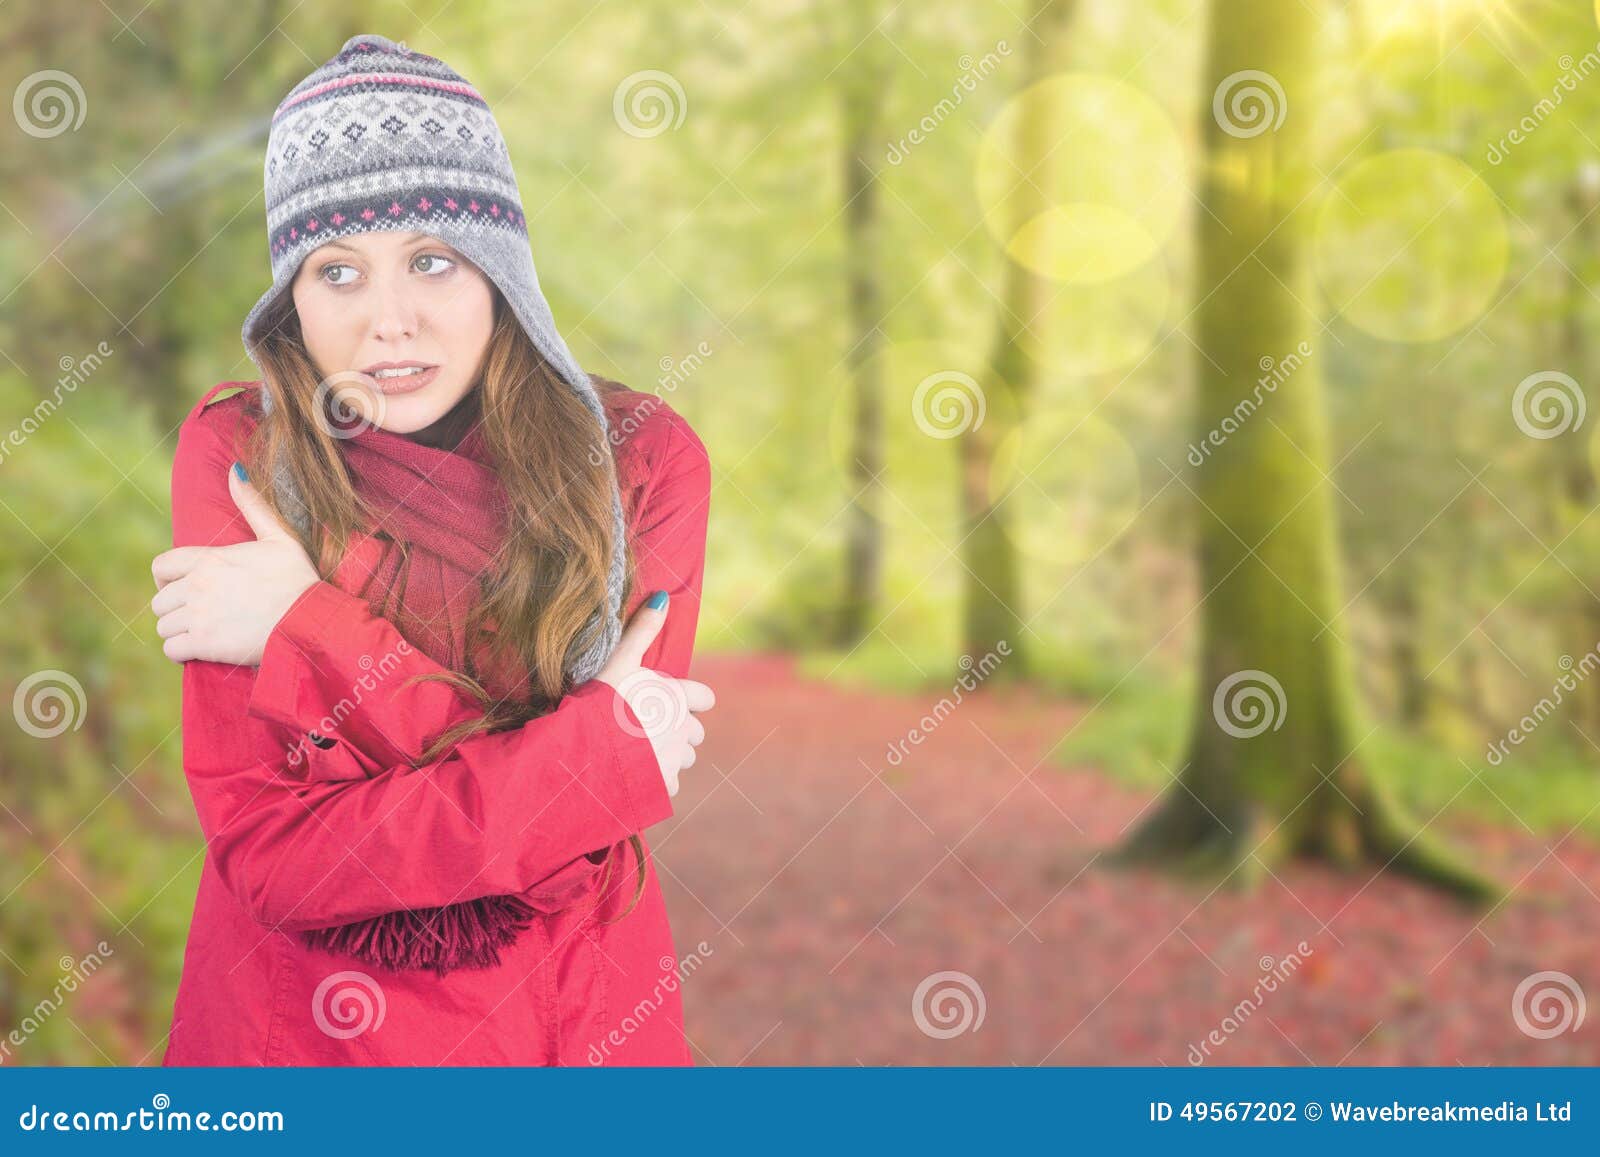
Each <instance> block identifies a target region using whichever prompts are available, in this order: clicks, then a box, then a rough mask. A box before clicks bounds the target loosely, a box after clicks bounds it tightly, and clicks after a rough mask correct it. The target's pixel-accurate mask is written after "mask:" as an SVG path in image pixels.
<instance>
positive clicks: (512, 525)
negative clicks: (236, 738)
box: [243, 289, 646, 923]
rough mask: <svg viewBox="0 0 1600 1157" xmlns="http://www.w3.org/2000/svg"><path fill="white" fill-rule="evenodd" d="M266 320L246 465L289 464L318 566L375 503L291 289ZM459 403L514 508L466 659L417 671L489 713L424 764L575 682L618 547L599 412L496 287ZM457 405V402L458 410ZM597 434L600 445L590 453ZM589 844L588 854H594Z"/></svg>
mask: <svg viewBox="0 0 1600 1157" xmlns="http://www.w3.org/2000/svg"><path fill="white" fill-rule="evenodd" d="M261 332H262V334H263V336H262V338H261V339H260V341H259V342H258V343H257V344H256V346H255V348H254V351H253V352H254V353H255V355H256V361H257V364H258V365H259V366H260V367H261V372H262V378H263V385H264V388H265V389H267V390H269V391H271V394H272V402H273V405H272V409H271V412H270V413H267V414H265V415H264V416H263V417H262V420H261V421H260V422H259V423H258V424H257V426H256V429H255V432H254V433H253V434H252V435H251V437H250V439H249V441H248V443H247V445H246V446H245V447H244V450H243V452H244V454H245V456H246V459H247V461H246V462H245V468H246V469H247V470H248V471H249V473H250V475H251V477H252V478H260V479H272V478H276V477H279V476H280V475H281V474H282V473H283V472H287V475H288V476H289V477H290V478H291V479H292V480H293V481H294V483H295V488H296V489H297V490H298V492H299V497H300V499H301V500H302V501H303V503H304V505H303V507H302V508H301V509H299V510H293V511H291V510H285V509H283V508H282V506H281V505H280V496H279V495H278V494H277V493H276V488H275V487H273V486H271V485H265V484H263V485H261V486H260V487H259V489H260V492H261V494H262V496H263V497H264V498H265V499H266V500H267V502H268V503H269V504H270V505H271V506H272V507H273V509H274V510H275V511H276V512H277V513H278V514H279V516H280V517H281V518H282V519H283V521H284V522H285V524H286V525H289V526H291V527H293V528H294V529H295V533H296V535H297V537H299V538H300V540H301V544H302V545H303V546H304V547H305V550H306V553H307V554H308V555H309V556H310V557H311V559H312V562H313V564H314V565H315V566H316V568H317V571H318V573H319V574H320V575H322V577H323V578H325V579H326V578H328V577H330V576H331V575H333V574H334V573H335V572H336V570H337V569H338V566H339V562H340V560H341V558H342V556H343V554H344V549H345V546H346V544H347V541H348V539H349V537H350V535H351V534H352V533H353V532H355V531H357V530H360V529H362V528H363V527H366V526H369V525H371V515H370V512H369V511H368V510H367V509H366V508H365V505H364V504H363V503H362V501H361V499H360V497H359V496H358V495H357V493H356V492H355V489H354V487H353V486H352V484H351V481H350V475H349V473H348V471H347V469H346V467H345V464H344V459H343V456H342V455H341V454H340V453H339V449H338V438H337V437H336V435H335V433H334V431H335V429H336V428H337V424H338V421H339V417H338V415H336V414H335V415H329V414H327V413H326V412H324V413H323V414H319V413H318V411H317V408H318V407H319V406H320V407H326V406H328V405H329V402H330V397H331V395H330V393H329V391H327V390H323V389H319V386H320V385H321V382H322V377H321V375H320V374H318V372H317V370H316V367H315V366H314V365H313V364H312V361H311V356H310V354H309V352H308V351H307V350H306V347H305V341H304V338H303V336H302V333H301V329H300V317H299V314H298V313H297V312H296V310H295V307H294V297H293V295H292V294H290V293H287V292H285V293H283V294H280V295H279V297H278V298H277V300H276V301H275V302H274V303H273V305H272V307H271V309H270V311H269V313H268V314H267V315H266V316H265V317H264V318H263V319H262V327H261ZM594 380H595V384H596V388H597V389H600V390H602V391H608V390H610V389H613V388H618V387H617V386H616V384H615V383H612V382H609V381H607V380H606V379H604V378H596V379H594ZM473 395H476V398H475V400H474V398H473ZM464 403H465V405H464V406H462V407H458V408H457V409H458V410H459V411H461V412H463V413H465V414H467V415H468V416H469V417H470V419H471V420H474V421H481V422H482V427H483V434H484V438H485V443H486V445H487V446H488V448H489V450H490V452H491V454H492V456H493V465H494V468H495V470H496V471H497V473H498V474H499V477H500V481H501V485H502V486H503V488H504V490H505V494H506V498H507V501H508V503H509V510H510V515H509V518H508V521H507V525H508V530H507V536H506V540H505V543H504V546H503V547H502V549H501V551H500V553H499V555H498V556H497V557H496V559H495V561H494V563H493V564H492V565H491V567H490V568H489V570H488V572H487V573H486V575H485V576H484V579H483V581H482V583H481V585H480V592H481V594H480V598H479V599H478V600H477V601H476V602H475V604H474V605H473V606H472V608H471V609H470V610H469V612H468V615H467V649H466V653H467V655H468V659H467V662H466V666H467V670H465V671H444V672H434V673H428V674H423V675H418V676H415V677H414V678H413V679H412V680H411V682H415V681H421V680H437V681H440V682H445V683H448V684H450V685H452V686H454V687H457V688H459V689H460V690H462V691H464V692H465V693H467V694H468V695H470V696H472V697H473V698H474V699H476V700H477V701H478V702H479V703H480V704H481V705H482V707H483V714H482V715H481V716H479V717H476V718H473V719H469V720H464V721H463V722H461V723H459V724H457V725H455V726H454V727H452V728H450V729H449V730H447V731H445V732H444V733H443V734H441V735H440V736H439V737H438V738H437V739H436V740H435V741H434V742H433V743H432V744H431V745H430V746H429V748H428V750H427V751H426V752H425V753H424V754H423V756H422V758H421V760H420V763H422V764H426V763H430V762H432V761H433V760H434V759H436V758H437V757H438V756H439V755H440V754H441V753H443V752H445V751H447V750H451V749H453V748H454V747H455V745H456V744H457V743H459V742H460V741H461V740H463V739H465V738H466V737H467V736H469V735H474V734H478V733H480V732H485V733H487V732H494V731H502V730H508V729H510V728H513V727H520V726H521V725H522V724H524V723H526V722H527V721H528V720H530V719H534V718H537V717H539V716H541V715H545V714H547V713H549V712H550V711H553V710H554V709H555V708H556V706H557V704H558V703H559V702H560V701H561V699H562V697H563V696H565V695H566V694H567V693H568V691H570V690H571V684H570V679H569V677H568V674H567V672H566V665H567V662H568V660H569V658H571V657H575V656H577V655H579V654H582V653H583V652H584V651H585V650H586V649H587V647H588V645H589V644H590V643H591V642H592V640H593V637H594V632H595V631H598V630H600V629H601V623H600V618H599V616H598V615H596V614H595V613H594V612H595V609H596V608H603V607H605V606H606V578H607V575H608V573H609V570H610V561H611V554H612V548H613V543H612V506H611V501H612V494H613V489H614V487H615V486H616V481H615V476H616V465H615V462H614V460H613V458H612V454H611V452H610V450H609V440H608V439H603V438H602V437H601V436H600V431H599V428H598V426H597V424H596V421H595V417H594V414H593V413H591V412H590V410H589V409H588V407H586V406H585V405H584V404H583V402H582V401H581V400H580V399H579V398H578V397H577V395H576V394H574V393H573V391H572V389H571V387H570V386H569V385H568V384H567V383H566V382H564V381H563V380H562V379H561V378H560V377H559V376H557V374H556V373H555V371H554V370H553V369H551V367H550V364H549V363H548V362H547V361H545V359H544V357H543V356H542V355H541V354H540V353H539V351H538V349H537V348H536V347H535V346H534V344H533V342H532V341H530V340H529V338H528V336H527V334H526V333H525V332H524V331H523V329H522V327H521V325H519V324H518V322H517V320H516V316H515V314H514V313H513V312H512V311H511V309H510V307H509V306H508V305H507V303H506V300H505V298H504V297H503V296H502V295H501V294H500V292H499V290H498V289H496V290H495V293H494V328H493V332H492V333H491V334H490V338H489V345H488V350H487V352H486V353H485V355H484V360H483V367H482V372H481V374H480V375H479V380H478V382H477V383H476V384H475V385H474V386H473V388H472V390H471V391H469V396H468V398H467V399H464ZM455 415H456V411H452V418H453V417H454V416H455ZM602 442H605V443H607V448H606V449H605V450H602V451H600V452H598V453H597V452H595V450H596V448H597V447H599V446H600V444H601V443H602ZM303 528H308V529H303ZM402 549H403V547H402ZM626 557H627V567H626V578H625V582H624V585H623V595H622V597H623V605H624V606H626V605H627V599H628V594H629V592H630V591H631V590H632V589H633V585H634V578H635V576H634V557H633V550H632V548H631V546H627V547H626ZM485 621H489V622H492V623H493V624H494V627H495V630H494V633H493V635H492V636H486V635H485V633H484V632H483V624H484V623H485ZM485 641H491V642H492V646H493V653H494V654H495V656H496V657H502V658H503V657H509V658H512V659H515V660H516V661H517V664H518V665H517V666H516V668H515V669H516V670H519V671H522V670H526V671H527V673H528V675H527V682H526V684H525V685H524V687H523V689H522V690H523V693H522V694H519V695H513V696H512V697H510V698H508V699H505V700H502V701H494V699H493V697H492V696H491V695H490V694H489V692H488V690H487V689H486V688H485V687H484V685H483V683H482V682H480V680H479V674H480V672H479V671H478V670H477V668H476V665H475V663H474V661H473V658H472V656H473V655H474V654H476V653H477V647H478V645H479V644H481V643H483V642H485ZM628 843H629V845H630V846H631V847H632V848H633V854H634V859H635V861H636V863H637V881H636V885H635V888H634V894H633V899H632V900H631V901H630V902H629V904H628V906H627V908H625V909H624V910H623V911H622V912H621V913H619V914H618V916H617V917H616V919H618V920H620V919H621V918H622V917H623V916H626V915H627V914H628V913H629V912H631V911H633V909H634V907H635V906H636V905H637V904H638V903H639V900H640V898H641V897H642V896H643V894H644V886H645V879H646V862H645V856H644V845H643V842H642V841H641V840H640V838H639V835H638V833H634V834H632V835H630V836H629V837H628ZM614 851H615V849H614V848H612V849H605V850H604V855H605V869H604V872H603V873H602V875H601V878H600V885H599V891H598V895H599V896H604V895H605V892H606V889H607V888H608V887H609V885H610V882H611V876H612V872H613V869H614V868H615V867H616V860H617V857H616V855H615V854H613V853H614ZM594 855H595V853H590V858H591V859H593V858H594ZM596 903H598V899H597V901H596ZM609 922H610V921H608V923H609Z"/></svg>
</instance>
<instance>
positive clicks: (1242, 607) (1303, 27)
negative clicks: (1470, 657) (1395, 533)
mask: <svg viewBox="0 0 1600 1157" xmlns="http://www.w3.org/2000/svg"><path fill="white" fill-rule="evenodd" d="M1326 7H1327V6H1326V3H1325V0H1296V2H1294V3H1283V2H1282V0H1236V2H1233V3H1228V4H1221V3H1213V5H1212V6H1211V16H1210V41H1209V44H1208V49H1207V60H1206V67H1205V70H1204V74H1203V80H1202V83H1203V84H1204V86H1205V87H1204V90H1203V93H1202V95H1203V98H1204V99H1203V100H1202V101H1201V102H1200V103H1201V105H1202V106H1203V109H1204V112H1203V114H1202V115H1203V117H1204V126H1203V135H1204V140H1205V147H1206V157H1205V163H1204V165H1203V175H1202V179H1201V184H1202V188H1201V199H1202V202H1203V208H1202V209H1201V210H1200V211H1199V212H1197V213H1196V214H1195V219H1196V222H1197V228H1198V230H1199V234H1198V263H1199V267H1198V275H1199V284H1198V285H1197V286H1196V292H1197V294H1198V295H1200V298H1201V304H1200V305H1199V307H1198V310H1197V313H1196V318H1197V327H1196V328H1197V335H1196V337H1197V342H1198V345H1199V347H1200V350H1201V351H1202V354H1203V356H1201V357H1199V358H1198V359H1197V372H1198V380H1199V397H1198V413H1197V415H1196V421H1197V429H1198V431H1199V434H1200V436H1201V437H1202V438H1203V437H1205V436H1206V434H1207V433H1208V432H1210V431H1212V430H1214V429H1219V428H1220V427H1221V426H1222V422H1223V419H1224V418H1225V417H1229V416H1231V415H1233V414H1234V412H1235V407H1236V406H1237V405H1238V403H1239V401H1240V400H1241V399H1242V398H1245V397H1254V396H1255V393H1256V385H1257V382H1258V379H1259V378H1260V376H1261V371H1260V368H1259V363H1260V360H1261V359H1262V358H1264V357H1271V358H1274V359H1281V358H1283V357H1284V356H1285V355H1287V354H1290V353H1291V352H1293V351H1295V350H1296V348H1297V346H1298V343H1300V342H1301V341H1302V340H1306V339H1309V338H1311V337H1312V335H1313V333H1314V330H1313V326H1312V320H1313V319H1312V318H1311V317H1310V316H1308V314H1307V311H1306V307H1305V306H1304V305H1303V304H1302V303H1304V302H1307V301H1310V300H1312V293H1311V291H1310V286H1309V285H1308V279H1307V276H1306V274H1307V270H1306V268H1305V265H1306V258H1307V245H1306V233H1307V229H1308V226H1309V222H1310V217H1311V213H1312V211H1313V210H1314V209H1315V207H1316V199H1315V198H1313V197H1310V196H1308V194H1309V193H1310V192H1311V191H1312V181H1313V179H1314V178H1315V177H1316V169H1315V168H1314V166H1313V161H1314V160H1315V159H1316V158H1315V151H1314V148H1313V146H1314V143H1315V140H1316V126H1315V115H1314V114H1315V108H1314V106H1313V94H1314V93H1315V92H1316V88H1315V85H1314V83H1313V78H1314V76H1315V74H1316V71H1317V62H1318V56H1319V53H1320V51H1321V49H1320V48H1319V37H1320V34H1321V31H1322V24H1323V20H1324V16H1325V11H1326ZM1251 71H1255V72H1256V74H1257V78H1258V79H1256V80H1254V81H1253V80H1252V79H1251V78H1250V77H1241V76H1240V75H1239V74H1241V73H1246V72H1251ZM1260 72H1265V73H1268V74H1270V76H1271V77H1272V78H1273V79H1274V80H1275V82H1276V84H1277V85H1279V86H1281V90H1282V97H1281V98H1279V97H1278V96H1277V95H1276V94H1270V95H1269V98H1268V99H1269V105H1270V107H1268V108H1267V109H1266V110H1265V111H1266V115H1267V116H1268V118H1271V119H1274V120H1275V119H1276V117H1277V114H1278V113H1279V111H1280V109H1281V111H1282V112H1283V118H1282V120H1281V123H1277V126H1276V127H1275V128H1273V127H1268V128H1266V129H1265V130H1264V131H1258V126H1257V125H1255V124H1254V123H1241V122H1240V121H1238V120H1230V119H1229V117H1228V115H1226V105H1224V115H1223V116H1222V119H1221V120H1219V119H1218V118H1217V117H1216V116H1214V115H1213V100H1212V97H1213V93H1214V92H1216V91H1217V90H1218V89H1219V88H1220V89H1222V90H1223V91H1224V92H1225V93H1228V92H1231V91H1232V90H1233V88H1234V86H1236V85H1238V84H1241V83H1244V84H1250V83H1257V84H1263V85H1264V84H1265V82H1264V81H1260V80H1259V73H1260ZM1267 90H1268V91H1269V93H1270V86H1267ZM1225 125H1226V126H1227V127H1224V126H1225ZM1229 128H1231V129H1232V130H1233V131H1231V132H1230V131H1228V129H1229ZM1317 352H1318V351H1316V350H1315V347H1313V356H1311V357H1309V358H1306V359H1304V362H1303V364H1300V365H1298V366H1297V367H1296V368H1295V369H1294V370H1293V372H1292V373H1291V374H1290V375H1289V376H1288V377H1287V379H1286V380H1285V381H1283V382H1282V384H1280V385H1278V386H1277V387H1276V389H1275V390H1272V391H1270V392H1266V391H1263V392H1262V401H1261V404H1260V407H1259V409H1257V410H1255V411H1254V412H1253V413H1252V414H1250V415H1249V416H1248V417H1246V418H1245V419H1244V420H1243V421H1242V422H1241V423H1240V425H1239V427H1238V429H1237V430H1235V431H1234V432H1232V433H1231V434H1230V435H1229V436H1228V437H1227V440H1226V441H1225V443H1224V444H1222V445H1221V446H1218V447H1216V448H1215V449H1213V451H1212V452H1211V454H1210V455H1209V457H1208V458H1207V460H1206V462H1205V464H1204V465H1203V466H1201V467H1200V468H1199V469H1198V471H1197V472H1196V477H1195V481H1194V483H1193V485H1194V487H1195V491H1196V493H1197V495H1198V498H1199V501H1198V502H1197V503H1196V504H1195V514H1196V517H1197V518H1198V519H1199V520H1200V526H1199V535H1198V537H1199V569H1200V593H1201V597H1202V599H1203V600H1204V601H1203V604H1202V615H1201V624H1202V625H1201V641H1200V659H1199V667H1200V669H1199V679H1198V686H1197V690H1196V699H1195V704H1194V718H1193V723H1192V730H1191V733H1190V738H1189V750H1188V754H1187V758H1186V759H1185V761H1184V763H1183V764H1182V770H1181V771H1180V782H1179V783H1177V784H1174V785H1173V786H1172V787H1171V788H1170V789H1169V790H1168V792H1167V794H1166V796H1165V797H1164V799H1163V800H1162V801H1161V803H1160V804H1159V805H1158V807H1157V808H1156V809H1155V810H1154V811H1153V813H1152V814H1151V815H1150V816H1149V817H1147V819H1146V821H1145V822H1144V823H1143V825H1142V826H1141V827H1140V828H1138V829H1137V830H1136V831H1135V832H1134V833H1133V834H1132V835H1131V837H1130V838H1129V840H1128V842H1127V843H1126V844H1124V846H1123V847H1122V848H1121V849H1119V851H1118V854H1117V856H1116V859H1118V860H1120V861H1122V862H1128V861H1149V860H1154V861H1157V862H1162V863H1167V864H1174V865H1181V866H1182V867H1183V868H1184V869H1186V870H1189V871H1199V872H1201V873H1203V874H1208V873H1211V872H1215V873H1217V874H1218V875H1222V876H1225V877H1226V878H1227V879H1228V880H1229V881H1230V882H1231V883H1234V884H1242V883H1249V882H1251V881H1252V880H1253V879H1254V878H1255V877H1256V876H1257V874H1258V873H1259V872H1260V871H1261V870H1262V869H1263V868H1265V867H1268V866H1270V865H1272V864H1273V863H1274V862H1275V861H1278V860H1281V859H1284V858H1286V857H1288V856H1294V855H1304V856H1311V857H1317V858H1322V859H1326V860H1331V861H1334V862H1337V863H1339V864H1342V865H1349V866H1357V865H1361V864H1370V865H1373V866H1375V867H1385V866H1387V867H1389V868H1391V869H1393V870H1398V871H1402V872H1407V873H1410V874H1414V875H1417V876H1421V877H1425V878H1427V879H1429V880H1431V881H1433V882H1435V883H1437V884H1439V885H1441V886H1443V887H1445V888H1446V889H1448V890H1450V891H1453V892H1455V893H1457V894H1460V895H1464V896H1468V897H1472V898H1477V899H1482V898H1486V897H1489V896H1492V895H1494V894H1496V892H1497V888H1496V886H1495V885H1493V884H1492V883H1491V882H1489V881H1487V880H1485V879H1483V878H1482V877H1480V876H1478V875H1476V874H1474V873H1473V872H1472V871H1470V870H1469V869H1467V868H1466V867H1465V866H1464V865H1462V864H1459V863H1457V862H1456V861H1455V860H1454V859H1453V858H1452V857H1451V856H1450V855H1449V854H1447V853H1445V852H1444V851H1442V850H1441V849H1440V848H1438V847H1437V846H1436V845H1435V844H1434V842H1433V840H1432V839H1431V838H1430V836H1429V834H1428V833H1427V832H1426V831H1424V830H1422V828H1421V827H1419V826H1418V825H1417V824H1416V823H1414V822H1413V821H1412V820H1411V819H1410V818H1408V817H1407V816H1406V815H1405V814H1404V812H1403V809H1402V808H1401V806H1400V805H1399V803H1398V802H1397V801H1396V800H1395V799H1394V798H1393V797H1392V796H1391V795H1390V794H1389V793H1388V792H1387V791H1386V790H1385V787H1384V784H1383V782H1382V781H1381V780H1380V779H1379V778H1378V777H1377V776H1376V775H1374V773H1373V772H1374V769H1373V768H1372V766H1371V763H1370V760H1369V758H1368V753H1367V752H1366V751H1364V750H1362V749H1361V747H1360V746H1359V744H1360V742H1361V740H1362V739H1363V736H1364V732H1363V731H1362V730H1361V729H1358V728H1357V727H1356V726H1355V724H1354V721H1353V719H1354V683H1353V679H1352V676H1351V674H1350V670H1349V668H1348V659H1347V650H1346V645H1345V643H1344V641H1343V639H1342V637H1341V635H1340V631H1342V630H1343V629H1344V627H1343V624H1342V623H1341V621H1339V618H1338V615H1339V608H1340V600H1339V597H1338V582H1337V571H1336V558H1337V551H1336V537H1335V522H1334V505H1333V502H1332V500H1331V497H1330V490H1331V487H1330V485H1329V484H1328V483H1327V482H1326V481H1324V476H1323V471H1324V468H1325V465H1326V464H1327V463H1328V461H1329V457H1328V454H1327V450H1326V442H1327V434H1326V430H1325V428H1324V414H1323V404H1322V386H1321V379H1320V375H1319V372H1318V365H1317V363H1318V361H1319V358H1318V356H1317Z"/></svg>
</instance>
